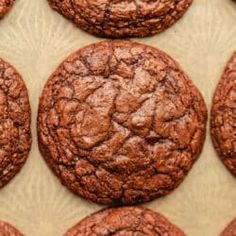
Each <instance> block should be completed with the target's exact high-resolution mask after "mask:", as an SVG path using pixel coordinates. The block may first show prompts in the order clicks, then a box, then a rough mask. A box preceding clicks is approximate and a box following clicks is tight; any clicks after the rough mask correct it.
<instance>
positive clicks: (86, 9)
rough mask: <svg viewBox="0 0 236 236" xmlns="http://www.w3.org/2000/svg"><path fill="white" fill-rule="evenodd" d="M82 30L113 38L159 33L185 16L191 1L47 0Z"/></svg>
mask: <svg viewBox="0 0 236 236" xmlns="http://www.w3.org/2000/svg"><path fill="white" fill-rule="evenodd" d="M48 1H49V3H50V5H51V7H52V8H53V9H55V10H57V11H58V12H60V13H61V14H63V15H64V16H66V17H67V18H69V19H70V20H71V21H72V22H74V23H75V24H76V25H77V26H79V27H80V28H81V29H83V30H85V31H87V32H89V33H92V34H95V35H99V36H107V37H112V38H122V37H144V36H148V35H154V34H156V33H160V32H162V31H164V30H165V29H167V28H168V27H170V26H171V25H172V24H174V23H175V22H176V21H177V20H178V19H179V18H181V17H182V16H183V14H184V13H185V11H186V10H187V9H188V7H189V6H190V4H191V3H192V0H155V1H147V0H129V1H127V0H119V1H112V0H99V1H98V0H87V1H84V0H60V1H58V0H48Z"/></svg>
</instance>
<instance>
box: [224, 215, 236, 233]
mask: <svg viewBox="0 0 236 236" xmlns="http://www.w3.org/2000/svg"><path fill="white" fill-rule="evenodd" d="M221 236H236V219H234V220H233V221H232V222H231V223H230V224H229V225H228V226H227V227H226V229H225V230H224V231H223V232H222V234H221Z"/></svg>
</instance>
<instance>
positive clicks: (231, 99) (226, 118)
mask: <svg viewBox="0 0 236 236" xmlns="http://www.w3.org/2000/svg"><path fill="white" fill-rule="evenodd" d="M211 135H212V140H213V143H214V146H215V148H216V150H217V152H218V154H219V156H220V157H221V158H222V160H223V162H224V164H225V165H226V166H227V168H228V169H229V170H230V171H231V172H232V173H233V174H234V175H236V52H235V53H234V54H233V56H232V58H231V59H230V61H229V62H228V64H227V66H226V69H225V71H224V73H223V76H222V78H221V80H220V82H219V84H218V86H217V89H216V92H215V95H214V98H213V104H212V111H211Z"/></svg>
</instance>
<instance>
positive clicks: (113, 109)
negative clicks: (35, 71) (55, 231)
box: [38, 40, 206, 204]
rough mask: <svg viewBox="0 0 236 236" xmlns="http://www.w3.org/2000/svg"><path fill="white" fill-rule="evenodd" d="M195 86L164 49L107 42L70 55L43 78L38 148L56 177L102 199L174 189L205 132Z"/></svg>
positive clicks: (121, 200)
mask: <svg viewBox="0 0 236 236" xmlns="http://www.w3.org/2000/svg"><path fill="white" fill-rule="evenodd" d="M205 123H206V107H205V104H204V101H203V99H202V96H201V95H200V93H199V91H198V90H197V88H196V87H195V86H194V85H193V83H192V82H191V81H190V80H189V78H188V77H187V75H186V74H185V73H184V72H183V71H182V70H181V69H180V67H179V65H178V64H177V63H176V62H175V61H174V60H173V59H171V58H170V57H169V56H168V55H167V54H165V53H164V52H162V51H160V50H158V49H155V48H153V47H150V46H145V45H142V44H138V43H135V42H131V41H122V40H116V41H107V42H101V43H97V44H93V45H90V46H87V47H85V48H83V49H81V50H79V51H77V52H76V53H74V54H72V55H71V56H69V57H68V58H67V59H66V60H65V61H64V62H63V63H62V64H61V65H60V66H59V67H58V68H57V70H56V71H55V73H54V74H53V75H52V76H51V77H50V79H49V80H48V82H47V83H46V85H45V87H44V90H43V93H42V95H41V99H40V105H39V112H38V137H39V147H40V150H41V153H42V155H43V156H44V158H45V160H46V162H47V163H48V165H49V166H50V167H51V168H52V169H53V171H54V172H55V173H56V175H57V176H59V178H60V179H61V181H62V183H63V184H64V185H66V186H67V187H68V188H69V189H71V190H72V191H73V192H75V193H76V194H78V195H80V196H82V197H84V198H86V199H89V200H92V201H94V202H97V203H101V204H134V203H139V202H146V201H150V200H153V199H154V198H157V197H160V196H163V195H166V194H168V193H169V192H171V191H172V190H173V189H175V188H176V187H177V186H178V185H179V184H180V183H181V182H182V180H183V179H184V177H185V176H186V175H187V173H188V171H189V170H190V169H191V167H192V165H193V163H194V162H195V160H196V159H197V157H198V155H199V154H200V151H201V149H202V145H203V142H204V138H205Z"/></svg>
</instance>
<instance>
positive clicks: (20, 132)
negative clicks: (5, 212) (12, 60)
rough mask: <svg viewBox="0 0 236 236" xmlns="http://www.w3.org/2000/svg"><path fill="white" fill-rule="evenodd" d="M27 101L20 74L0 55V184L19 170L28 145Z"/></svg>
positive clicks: (29, 137)
mask: <svg viewBox="0 0 236 236" xmlns="http://www.w3.org/2000/svg"><path fill="white" fill-rule="evenodd" d="M30 119H31V118H30V105H29V98H28V93H27V89H26V87H25V84H24V82H23V80H22V79H21V76H20V75H19V74H18V72H17V71H16V70H15V69H14V68H13V67H12V66H11V65H9V64H8V63H7V62H5V61H3V60H2V59H0V188H1V187H3V186H4V185H6V184H7V183H8V182H9V181H10V180H11V179H12V178H13V177H14V176H15V175H16V174H17V172H19V170H20V169H21V167H22V166H23V164H24V163H25V161H26V159H27V156H28V153H29V150H30V145H31V134H30Z"/></svg>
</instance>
